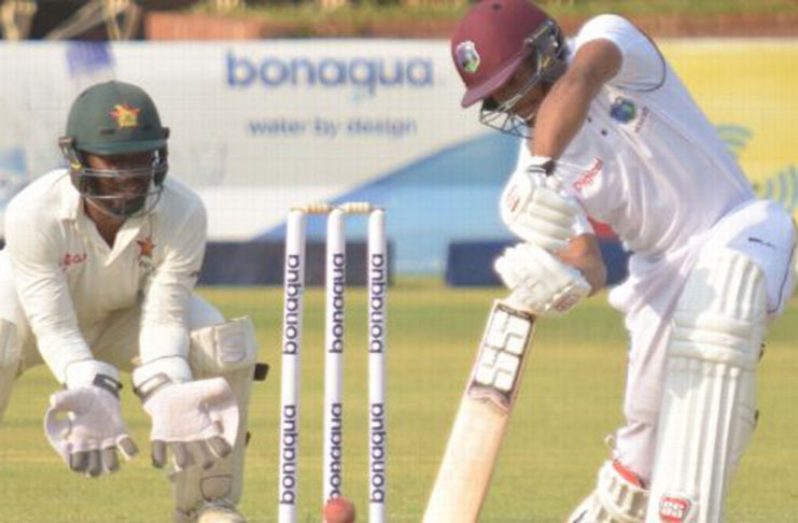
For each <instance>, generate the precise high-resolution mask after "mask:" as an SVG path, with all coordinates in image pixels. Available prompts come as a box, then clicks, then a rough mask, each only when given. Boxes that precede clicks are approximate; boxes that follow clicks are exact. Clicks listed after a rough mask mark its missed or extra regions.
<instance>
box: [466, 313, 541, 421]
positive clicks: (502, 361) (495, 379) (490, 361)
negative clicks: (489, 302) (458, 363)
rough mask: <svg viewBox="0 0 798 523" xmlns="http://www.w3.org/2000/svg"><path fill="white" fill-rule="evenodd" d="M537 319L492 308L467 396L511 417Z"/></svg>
mask: <svg viewBox="0 0 798 523" xmlns="http://www.w3.org/2000/svg"><path fill="white" fill-rule="evenodd" d="M534 322H535V318H534V317H533V316H532V315H531V314H528V313H526V312H521V311H518V310H516V309H513V308H512V307H509V306H508V305H505V304H503V303H501V302H496V303H495V304H494V306H493V310H492V311H491V314H490V316H489V317H488V324H487V325H486V327H485V334H484V335H483V337H482V343H481V344H480V348H479V353H478V354H477V360H476V362H475V364H474V369H473V372H472V374H471V381H470V382H469V384H468V387H467V388H466V394H467V395H468V396H470V397H472V398H475V399H484V400H488V401H491V402H492V403H494V404H495V405H496V406H497V407H498V408H500V409H502V410H504V411H505V412H507V413H509V411H510V409H512V406H513V403H515V398H516V396H517V394H518V385H519V379H520V376H521V371H522V370H523V365H522V364H523V362H524V356H525V352H526V349H527V347H528V346H529V341H530V339H531V338H532V330H533V327H534Z"/></svg>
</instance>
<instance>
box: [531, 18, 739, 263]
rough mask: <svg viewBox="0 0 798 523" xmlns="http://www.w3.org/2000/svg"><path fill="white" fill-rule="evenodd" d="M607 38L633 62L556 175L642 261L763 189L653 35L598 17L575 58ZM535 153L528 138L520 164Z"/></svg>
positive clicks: (610, 87) (581, 37) (580, 38)
mask: <svg viewBox="0 0 798 523" xmlns="http://www.w3.org/2000/svg"><path fill="white" fill-rule="evenodd" d="M597 39H606V40H610V41H612V42H613V43H614V44H615V45H616V46H617V47H618V49H619V50H620V51H621V53H622V55H623V64H622V66H621V68H620V70H619V71H618V73H617V74H616V75H615V77H614V78H612V79H611V80H610V81H609V82H607V83H606V84H605V85H604V86H603V87H602V89H601V90H600V92H599V93H598V95H597V96H596V97H595V99H594V100H593V102H592V103H591V105H590V109H589V112H588V117H587V120H586V121H585V123H584V125H583V126H582V128H581V130H580V131H579V133H578V134H577V135H576V137H575V138H574V139H573V141H572V142H571V143H570V144H569V146H568V147H567V148H566V150H565V151H564V153H563V155H562V156H561V158H559V159H558V161H557V168H556V172H555V175H556V176H558V177H559V178H560V179H561V180H563V182H564V186H565V189H566V190H567V191H568V192H570V193H572V194H573V195H574V196H575V197H576V198H577V200H578V201H579V202H580V203H581V204H582V206H583V207H584V209H585V210H586V211H587V213H588V214H589V215H590V216H591V217H593V218H595V219H597V220H599V221H602V222H605V223H607V224H609V225H610V226H611V227H612V228H613V229H614V230H615V232H616V233H617V234H618V236H619V237H620V238H621V240H622V241H623V243H624V245H625V246H626V247H627V248H628V249H630V250H632V251H634V252H635V254H636V255H637V257H638V258H641V257H643V258H645V259H647V260H648V261H649V262H654V261H656V260H657V259H658V258H659V257H660V256H661V255H662V254H663V253H665V252H667V251H670V250H673V249H678V248H679V247H680V246H684V245H686V244H687V242H688V239H689V238H690V237H692V236H694V235H696V234H697V233H700V232H702V231H706V230H707V229H709V228H710V227H711V226H712V225H713V224H714V223H716V222H717V221H718V220H719V219H720V218H721V217H722V216H723V215H724V214H725V213H727V212H728V211H729V210H731V209H732V208H734V207H736V206H738V205H739V204H740V203H742V202H743V201H746V200H750V199H752V198H753V197H754V194H753V190H752V188H751V186H750V184H749V182H748V180H747V179H746V178H745V176H744V174H743V172H742V171H741V169H740V167H739V166H738V165H737V162H736V160H735V159H734V157H733V156H732V154H731V153H730V152H729V150H728V148H727V147H726V145H725V144H724V143H723V142H722V141H721V140H720V139H719V137H718V135H717V133H716V131H715V128H714V126H713V125H712V124H711V123H710V122H709V121H708V120H707V118H706V116H705V115H704V114H703V113H702V111H701V110H700V109H699V108H698V106H697V105H696V103H695V102H694V101H693V99H692V98H691V97H690V94H689V93H688V91H687V89H686V88H685V87H684V85H683V84H682V82H681V81H680V80H679V78H678V77H677V76H676V74H675V73H674V71H673V70H672V69H671V68H670V66H669V65H668V64H667V63H666V62H665V60H664V59H663V57H662V56H661V54H660V53H659V51H658V50H657V48H656V47H655V46H654V44H653V43H652V42H651V41H650V40H649V39H648V38H647V37H646V36H645V35H644V34H643V33H641V32H640V31H639V30H638V29H637V28H636V27H635V26H634V25H632V24H631V23H630V22H629V21H627V20H626V19H624V18H621V17H619V16H615V15H601V16H597V17H595V18H593V19H591V20H589V21H588V22H587V23H586V24H585V25H584V26H583V27H582V29H581V30H580V31H579V33H578V34H577V36H576V38H575V40H574V43H573V52H572V56H573V55H575V54H576V52H577V51H578V50H579V48H580V47H581V46H583V45H584V44H585V43H587V42H590V41H592V40H597ZM529 158H530V152H529V150H528V149H527V147H526V144H523V145H522V147H521V154H520V156H519V163H518V168H524V166H525V165H526V163H527V162H528V161H529ZM639 261H640V260H639Z"/></svg>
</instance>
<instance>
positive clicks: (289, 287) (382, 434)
mask: <svg viewBox="0 0 798 523" xmlns="http://www.w3.org/2000/svg"><path fill="white" fill-rule="evenodd" d="M309 214H323V215H326V216H327V240H326V245H327V247H326V251H327V252H326V257H325V340H324V349H325V351H324V355H325V356H324V438H323V439H324V465H323V466H324V469H323V481H324V484H323V494H322V496H323V499H322V504H324V503H326V502H327V501H328V500H329V499H331V498H336V497H339V496H341V494H342V492H341V487H342V478H343V475H342V472H343V464H342V455H343V398H342V388H343V352H344V290H345V288H346V278H345V276H346V251H345V247H346V232H345V217H346V215H347V214H367V215H368V352H369V355H368V366H369V372H368V374H369V376H368V390H369V416H368V419H369V521H370V522H371V523H383V522H385V521H386V509H385V505H386V489H387V477H386V457H387V456H386V453H387V441H386V437H387V426H386V418H385V350H386V340H385V332H386V329H385V327H386V305H387V302H386V293H387V287H388V253H387V241H386V235H385V211H384V210H382V209H380V208H377V207H374V206H372V205H371V204H370V203H366V202H351V203H344V204H341V205H331V204H328V203H318V204H311V205H307V206H304V207H297V208H294V209H292V210H291V212H290V213H289V215H288V220H287V224H286V238H285V277H284V291H285V296H284V308H283V341H282V343H283V348H282V352H283V354H282V377H281V420H280V465H279V466H280V469H279V500H278V501H279V516H278V520H279V522H280V523H295V522H296V509H297V490H298V486H299V485H298V464H299V463H298V461H299V411H300V409H299V405H300V402H299V391H300V363H301V362H300V352H301V343H302V342H301V337H302V312H303V309H304V307H303V294H304V289H305V245H306V242H305V221H306V217H307V215H309Z"/></svg>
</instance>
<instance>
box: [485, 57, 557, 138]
mask: <svg viewBox="0 0 798 523" xmlns="http://www.w3.org/2000/svg"><path fill="white" fill-rule="evenodd" d="M534 76H535V70H534V67H533V66H532V65H531V64H529V63H524V64H522V65H521V67H520V68H519V69H518V71H516V73H515V74H514V75H513V76H511V77H510V79H509V80H508V81H507V82H506V83H505V84H504V85H502V86H501V87H499V88H498V89H497V90H496V91H494V92H493V94H492V95H491V98H493V101H494V102H496V104H497V105H498V106H499V107H504V108H506V111H507V112H510V113H512V114H514V115H515V116H517V117H518V118H521V119H522V120H524V122H526V123H527V124H528V125H530V126H531V125H532V124H533V123H534V120H535V115H536V114H537V112H538V109H539V108H540V104H541V103H543V99H544V98H545V97H546V89H545V88H544V86H543V83H542V82H536V81H535V80H534ZM533 82H534V83H533Z"/></svg>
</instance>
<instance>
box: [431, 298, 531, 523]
mask: <svg viewBox="0 0 798 523" xmlns="http://www.w3.org/2000/svg"><path fill="white" fill-rule="evenodd" d="M534 325H535V317H534V316H533V315H531V314H529V313H527V312H523V311H519V310H517V309H515V308H513V307H512V306H510V305H508V304H507V303H505V302H503V301H501V300H498V301H495V302H494V303H493V308H492V309H491V312H490V316H489V317H488V323H487V325H486V326H485V333H484V335H483V336H482V341H481V342H480V345H479V349H478V351H477V357H476V361H475V362H474V366H473V368H472V370H471V376H470V378H469V380H468V384H467V385H466V390H465V393H464V394H463V398H462V400H461V402H460V408H459V410H458V412H457V416H456V418H455V421H454V426H453V427H452V432H451V434H450V435H449V442H448V444H447V446H446V452H445V454H444V456H443V461H442V462H441V466H440V469H439V470H438V476H437V479H436V480H435V485H434V486H433V488H432V494H431V495H430V498H429V502H428V503H427V510H426V511H425V513H424V520H423V521H424V523H473V522H476V521H477V518H478V517H479V512H480V510H481V508H482V503H483V501H484V500H485V497H486V496H487V493H488V488H489V487H490V480H491V476H492V475H493V469H494V467H495V465H496V459H497V457H498V455H499V449H500V448H501V445H502V440H503V439H504V434H505V431H506V429H507V425H508V422H509V421H510V414H511V413H512V409H513V404H514V403H515V398H516V396H517V395H518V389H519V386H520V384H521V377H522V375H523V370H524V364H525V362H526V359H527V357H526V356H527V354H528V352H529V342H530V340H531V338H532V332H533V330H534Z"/></svg>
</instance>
